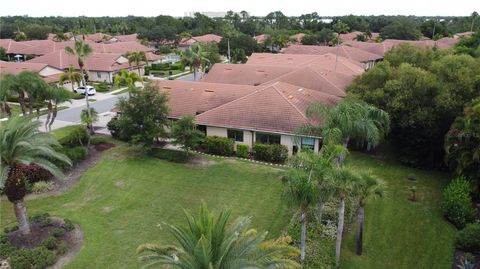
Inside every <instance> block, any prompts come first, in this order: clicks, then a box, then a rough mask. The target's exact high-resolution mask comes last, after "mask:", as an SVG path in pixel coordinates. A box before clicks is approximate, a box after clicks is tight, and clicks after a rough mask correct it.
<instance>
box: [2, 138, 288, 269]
mask: <svg viewBox="0 0 480 269" xmlns="http://www.w3.org/2000/svg"><path fill="white" fill-rule="evenodd" d="M134 155H135V153H132V152H130V151H128V150H127V148H126V146H121V147H118V148H115V149H112V150H110V151H108V152H106V153H105V154H104V156H103V158H102V160H101V161H100V163H99V164H98V165H97V166H95V167H94V168H92V169H90V170H89V171H88V172H86V173H85V175H84V176H83V178H82V180H81V181H80V182H79V184H78V185H77V186H76V187H74V189H72V190H71V191H70V192H68V193H66V194H64V195H62V196H58V197H49V198H45V199H38V200H32V201H27V208H28V212H29V214H35V213H40V212H49V213H51V214H52V215H56V216H62V217H66V218H70V219H72V220H73V221H74V222H76V223H79V224H80V226H81V227H82V229H83V231H84V233H85V245H84V247H83V249H82V251H81V252H80V254H79V256H78V257H77V258H76V259H75V260H74V261H73V262H71V263H70V264H69V265H68V266H67V268H139V266H140V263H139V262H138V261H137V259H136V255H135V250H136V247H137V246H138V245H139V244H141V243H147V242H157V243H162V242H163V243H170V240H171V237H170V236H169V235H168V233H167V232H166V230H165V229H162V226H161V223H162V222H167V223H171V224H183V223H184V215H183V212H182V208H186V209H190V210H194V211H195V213H196V212H197V210H198V208H199V205H200V202H201V201H202V200H204V201H205V202H206V203H207V204H208V205H209V207H210V208H211V209H213V210H215V211H216V212H218V211H219V210H220V209H221V208H223V207H229V208H231V209H232V214H233V216H234V217H237V216H240V215H247V216H252V217H253V225H252V227H255V228H258V229H259V230H268V231H270V232H271V234H272V236H276V235H279V234H280V231H281V230H282V228H283V227H285V226H286V224H287V223H288V221H289V216H288V214H287V210H286V209H285V207H284V205H283V204H282V203H281V201H280V194H281V192H282V188H283V187H282V184H281V182H280V179H279V170H278V169H273V168H271V167H268V166H260V165H255V164H250V163H246V162H235V163H229V162H227V161H225V160H224V159H217V160H216V162H217V163H216V164H214V165H211V166H209V167H203V168H201V167H189V166H186V165H184V164H175V163H169V162H166V161H162V160H159V159H152V158H143V157H133V156H134ZM125 156H132V157H131V158H127V157H125ZM0 206H1V211H0V215H1V226H2V227H3V226H5V225H8V224H10V223H12V222H14V221H15V219H14V215H13V211H12V206H11V204H10V203H9V202H8V201H7V200H6V199H4V198H2V200H1V205H0Z"/></svg>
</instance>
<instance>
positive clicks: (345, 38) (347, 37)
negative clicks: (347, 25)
mask: <svg viewBox="0 0 480 269" xmlns="http://www.w3.org/2000/svg"><path fill="white" fill-rule="evenodd" d="M364 34H365V33H364V32H360V31H353V32H350V33H346V34H340V35H339V36H340V40H341V41H342V42H348V41H354V40H355V41H356V40H357V36H358V35H364ZM371 34H372V37H371V38H369V39H368V40H367V41H366V42H374V40H375V39H377V38H379V37H380V34H379V33H371Z"/></svg>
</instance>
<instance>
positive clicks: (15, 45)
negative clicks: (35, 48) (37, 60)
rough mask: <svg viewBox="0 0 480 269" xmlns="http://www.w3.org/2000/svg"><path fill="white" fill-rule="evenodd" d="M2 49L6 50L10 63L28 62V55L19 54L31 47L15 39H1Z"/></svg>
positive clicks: (0, 45)
mask: <svg viewBox="0 0 480 269" xmlns="http://www.w3.org/2000/svg"><path fill="white" fill-rule="evenodd" d="M0 47H2V48H4V49H5V53H6V54H7V57H8V59H9V60H10V61H26V60H27V57H26V55H23V54H19V52H20V51H22V50H25V49H29V48H30V47H31V46H30V45H27V44H25V43H23V42H17V41H15V40H13V39H0ZM17 55H18V56H17Z"/></svg>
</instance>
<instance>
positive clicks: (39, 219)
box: [30, 213, 52, 227]
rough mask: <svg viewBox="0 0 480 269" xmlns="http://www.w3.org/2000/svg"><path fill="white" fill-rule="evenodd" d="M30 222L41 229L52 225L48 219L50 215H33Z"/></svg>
mask: <svg viewBox="0 0 480 269" xmlns="http://www.w3.org/2000/svg"><path fill="white" fill-rule="evenodd" d="M30 220H31V221H32V222H35V223H37V224H39V225H40V226H41V227H47V226H50V225H52V220H51V219H50V214H48V213H43V214H37V215H34V216H32V218H31V219H30Z"/></svg>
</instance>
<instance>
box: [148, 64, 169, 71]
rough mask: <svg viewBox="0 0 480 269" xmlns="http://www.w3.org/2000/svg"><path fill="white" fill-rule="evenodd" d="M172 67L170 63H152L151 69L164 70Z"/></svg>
mask: <svg viewBox="0 0 480 269" xmlns="http://www.w3.org/2000/svg"><path fill="white" fill-rule="evenodd" d="M168 69H170V63H159V64H152V66H151V70H156V71H164V70H168Z"/></svg>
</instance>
